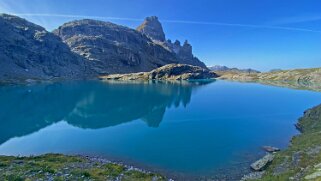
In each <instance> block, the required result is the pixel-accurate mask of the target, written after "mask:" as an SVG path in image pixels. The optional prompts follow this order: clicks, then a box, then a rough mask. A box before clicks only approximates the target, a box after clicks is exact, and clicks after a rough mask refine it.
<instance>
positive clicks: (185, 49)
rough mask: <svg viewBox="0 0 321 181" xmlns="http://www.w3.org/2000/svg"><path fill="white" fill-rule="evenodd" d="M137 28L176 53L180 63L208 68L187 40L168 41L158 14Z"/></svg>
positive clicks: (148, 18)
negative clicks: (195, 54)
mask: <svg viewBox="0 0 321 181" xmlns="http://www.w3.org/2000/svg"><path fill="white" fill-rule="evenodd" d="M136 30H137V31H139V32H141V33H142V34H144V35H146V36H147V37H149V38H150V39H151V40H152V41H153V42H154V43H156V44H158V45H161V46H162V47H164V48H165V49H167V50H168V51H170V52H172V53H174V54H175V55H176V57H177V59H178V61H179V63H181V64H189V65H195V66H200V67H203V68H206V65H205V64H204V63H203V62H201V61H200V60H199V59H198V58H197V57H195V56H194V55H193V48H192V46H191V44H189V43H188V41H187V40H186V41H185V42H184V43H183V45H181V43H180V42H179V41H178V40H176V41H175V42H174V43H172V41H171V40H167V41H166V37H165V33H164V31H163V27H162V24H161V23H160V22H159V20H158V18H157V17H156V16H151V17H147V18H146V19H145V21H144V22H143V23H142V24H141V25H140V26H138V27H137V28H136Z"/></svg>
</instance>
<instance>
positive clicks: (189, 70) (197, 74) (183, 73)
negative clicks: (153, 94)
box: [101, 64, 216, 80]
mask: <svg viewBox="0 0 321 181" xmlns="http://www.w3.org/2000/svg"><path fill="white" fill-rule="evenodd" d="M215 77H216V74H214V73H213V72H210V71H209V70H207V69H203V68H202V67H197V66H192V65H186V64H169V65H165V66H163V67H160V68H157V69H155V70H152V71H150V72H140V73H132V74H112V75H107V76H102V77H101V79H102V80H194V79H212V78H215Z"/></svg>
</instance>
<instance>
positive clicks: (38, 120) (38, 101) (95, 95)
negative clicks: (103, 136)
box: [0, 81, 210, 144]
mask: <svg viewBox="0 0 321 181" xmlns="http://www.w3.org/2000/svg"><path fill="white" fill-rule="evenodd" d="M208 83H210V81H201V82H199V81H198V82H117V81H116V82H99V81H87V82H86V81H83V82H65V83H53V84H46V85H30V86H2V87H0V107H1V109H0V136H1V137H0V144H1V143H3V142H5V141H6V140H8V139H10V138H12V137H15V136H23V135H26V134H30V133H33V132H36V131H38V130H39V129H41V128H44V127H47V126H48V125H51V124H53V123H56V122H59V121H61V120H65V121H67V122H68V123H69V124H71V125H73V126H77V127H80V128H90V129H97V128H104V127H109V126H115V125H118V124H122V123H126V122H130V121H133V120H137V119H141V120H143V121H145V122H146V123H147V125H148V126H150V127H158V126H159V125H160V123H161V121H162V119H163V116H164V113H165V111H166V108H168V107H172V106H175V107H179V106H184V107H186V106H187V105H188V104H189V102H190V100H191V96H192V91H193V90H194V89H195V88H197V87H200V86H202V85H206V84H208Z"/></svg>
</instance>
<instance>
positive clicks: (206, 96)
mask: <svg viewBox="0 0 321 181" xmlns="http://www.w3.org/2000/svg"><path fill="white" fill-rule="evenodd" d="M320 102H321V94H320V93H317V92H311V91H302V90H291V89H287V88H277V87H270V86H264V85H258V84H243V83H235V82H226V81H215V82H213V81H212V82H210V81H200V82H177V83H173V82H99V81H75V82H63V83H52V84H38V85H28V86H2V87H0V154H1V155H35V154H43V153H66V154H86V155H93V156H101V157H105V158H108V159H111V160H116V161H122V162H125V163H128V164H133V165H136V166H138V167H142V168H147V169H150V170H155V171H159V172H161V173H164V174H168V175H169V176H171V177H174V178H175V177H177V178H194V177H214V178H223V177H224V176H222V175H226V174H227V175H229V176H230V177H233V178H238V177H240V175H241V174H243V173H244V172H247V171H248V166H249V164H250V162H251V161H254V160H255V159H257V158H259V157H260V156H261V155H262V154H264V153H263V151H262V150H261V149H260V147H261V146H263V145H273V146H277V147H281V148H285V147H286V146H287V145H288V143H289V140H290V138H291V137H292V136H293V135H295V134H297V131H296V130H295V128H294V126H293V125H294V124H295V123H296V121H297V119H298V118H299V117H300V116H301V115H302V113H303V111H304V110H306V109H307V108H310V107H312V106H315V105H317V104H319V103H320Z"/></svg>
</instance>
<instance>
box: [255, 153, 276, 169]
mask: <svg viewBox="0 0 321 181" xmlns="http://www.w3.org/2000/svg"><path fill="white" fill-rule="evenodd" d="M273 159H274V155H272V154H269V153H268V154H266V155H265V156H264V157H263V158H261V159H259V160H257V161H256V162H254V163H252V164H251V168H252V169H253V170H255V171H263V170H264V169H265V168H266V167H267V166H268V165H269V164H270V163H271V162H272V161H273Z"/></svg>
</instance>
